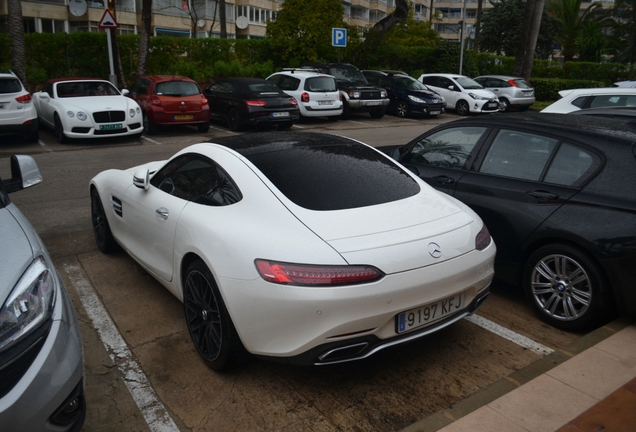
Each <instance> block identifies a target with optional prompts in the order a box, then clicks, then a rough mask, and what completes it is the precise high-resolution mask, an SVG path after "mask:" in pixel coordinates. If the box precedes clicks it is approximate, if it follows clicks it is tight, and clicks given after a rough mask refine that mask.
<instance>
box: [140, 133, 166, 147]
mask: <svg viewBox="0 0 636 432" xmlns="http://www.w3.org/2000/svg"><path fill="white" fill-rule="evenodd" d="M141 137H142V138H143V139H145V140H146V141H150V142H151V143H153V144H157V145H161V144H162V143H160V142H159V141H155V140H153V139H152V138H148V137H147V136H145V135H142V136H141Z"/></svg>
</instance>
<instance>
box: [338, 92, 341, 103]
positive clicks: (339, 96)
mask: <svg viewBox="0 0 636 432" xmlns="http://www.w3.org/2000/svg"><path fill="white" fill-rule="evenodd" d="M338 99H339V100H340V102H342V93H340V92H338Z"/></svg>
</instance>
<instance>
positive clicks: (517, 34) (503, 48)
mask: <svg viewBox="0 0 636 432" xmlns="http://www.w3.org/2000/svg"><path fill="white" fill-rule="evenodd" d="M492 5H493V7H492V8H491V9H489V10H485V11H484V12H483V17H482V23H481V31H480V42H479V48H480V50H481V51H490V52H493V53H496V54H498V55H505V56H515V55H516V53H517V48H518V47H519V43H520V39H521V32H523V31H526V29H524V28H523V19H524V13H525V8H526V0H501V1H498V2H494V3H492ZM556 27H557V22H556V21H555V20H554V19H553V18H552V17H550V16H549V15H548V14H547V13H546V11H544V12H543V17H542V19H541V27H540V30H539V37H538V39H537V46H536V51H535V53H536V56H537V57H538V58H548V57H549V56H550V54H552V41H553V39H554V38H553V36H554V34H555V32H556Z"/></svg>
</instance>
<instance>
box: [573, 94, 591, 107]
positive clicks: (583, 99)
mask: <svg viewBox="0 0 636 432" xmlns="http://www.w3.org/2000/svg"><path fill="white" fill-rule="evenodd" d="M588 98H589V96H581V97H577V98H576V99H574V100H573V101H572V102H570V103H571V104H572V105H574V106H575V107H579V108H583V105H585V102H587V99H588Z"/></svg>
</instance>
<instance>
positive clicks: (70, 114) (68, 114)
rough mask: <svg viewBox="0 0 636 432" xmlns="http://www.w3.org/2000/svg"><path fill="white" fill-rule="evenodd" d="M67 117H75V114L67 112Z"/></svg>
mask: <svg viewBox="0 0 636 432" xmlns="http://www.w3.org/2000/svg"><path fill="white" fill-rule="evenodd" d="M66 115H67V116H69V117H70V118H73V117H75V113H74V112H73V111H66Z"/></svg>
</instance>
